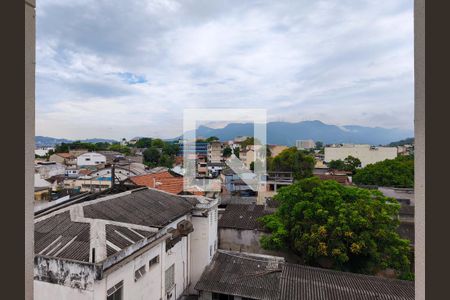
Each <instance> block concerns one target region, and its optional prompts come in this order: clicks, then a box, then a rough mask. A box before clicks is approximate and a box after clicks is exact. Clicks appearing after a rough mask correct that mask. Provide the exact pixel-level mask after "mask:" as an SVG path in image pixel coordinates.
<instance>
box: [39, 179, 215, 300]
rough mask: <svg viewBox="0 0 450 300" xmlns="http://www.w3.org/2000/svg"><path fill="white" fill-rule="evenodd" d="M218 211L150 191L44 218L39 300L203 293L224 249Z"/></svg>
mask: <svg viewBox="0 0 450 300" xmlns="http://www.w3.org/2000/svg"><path fill="white" fill-rule="evenodd" d="M123 205H125V206H123ZM217 205H218V203H217V200H213V199H208V198H204V197H188V196H185V197H181V196H175V195H170V194H167V193H164V192H160V191H156V190H152V189H146V188H145V189H138V190H134V191H127V192H123V193H120V194H116V195H110V196H105V197H102V198H98V199H95V200H91V201H87V202H83V203H78V204H73V205H71V206H69V207H65V208H61V209H59V210H56V211H53V212H50V213H48V214H45V215H41V216H39V217H37V218H36V219H35V265H34V278H35V280H34V299H37V300H39V299H46V300H52V299H58V300H60V299H68V300H71V299H74V300H75V299H76V300H78V299H80V300H83V299H90V300H91V299H108V300H109V299H114V300H117V299H121V300H122V299H129V300H134V299H149V300H152V299H154V300H159V299H167V300H169V299H170V300H172V299H173V300H175V299H179V298H180V297H181V296H182V295H188V294H191V293H197V292H196V290H194V286H195V284H196V283H197V281H198V280H199V278H200V276H201V274H202V272H203V271H204V269H205V267H206V266H207V265H208V264H209V263H210V262H211V260H212V258H213V256H214V254H215V252H216V249H217ZM124 207H129V208H130V209H129V210H126V209H125V210H124Z"/></svg>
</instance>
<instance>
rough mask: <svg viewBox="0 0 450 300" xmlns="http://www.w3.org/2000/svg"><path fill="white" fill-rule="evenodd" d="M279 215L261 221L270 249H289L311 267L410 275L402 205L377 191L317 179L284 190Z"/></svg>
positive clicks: (408, 248)
mask: <svg viewBox="0 0 450 300" xmlns="http://www.w3.org/2000/svg"><path fill="white" fill-rule="evenodd" d="M274 199H275V200H276V201H278V202H279V203H280V206H279V207H278V209H277V211H276V212H275V213H274V214H272V215H268V216H265V217H263V218H261V221H262V222H263V223H264V225H265V227H266V228H267V229H269V231H270V232H271V234H270V235H268V236H264V237H263V238H262V239H261V244H262V246H263V247H264V248H266V249H283V248H288V249H290V250H291V251H293V252H294V253H296V254H298V255H300V256H302V257H303V259H304V261H305V262H306V263H307V264H309V265H312V266H321V267H327V268H333V269H337V270H345V271H352V272H360V273H366V274H375V273H377V272H378V271H380V270H384V269H386V268H392V269H395V270H397V271H398V272H399V273H401V274H407V273H409V272H410V262H409V258H408V257H409V253H410V246H409V241H407V240H404V239H401V238H400V236H399V235H398V233H397V231H396V229H397V227H398V225H399V221H398V218H397V216H398V212H399V209H400V205H399V204H398V202H397V201H396V200H395V199H393V198H388V197H385V196H383V194H382V193H381V192H379V191H378V190H368V189H362V188H357V187H348V186H343V185H340V184H339V183H337V182H336V181H334V180H320V179H318V178H316V177H312V178H307V179H303V180H300V181H297V182H296V183H294V184H293V185H291V186H287V187H284V188H282V189H280V191H279V192H278V194H277V195H275V197H274Z"/></svg>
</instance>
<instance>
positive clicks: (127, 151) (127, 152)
mask: <svg viewBox="0 0 450 300" xmlns="http://www.w3.org/2000/svg"><path fill="white" fill-rule="evenodd" d="M108 150H110V151H117V152H120V153H122V154H124V155H130V153H131V150H130V147H128V146H123V145H121V144H119V143H115V144H112V145H111V146H109V149H108Z"/></svg>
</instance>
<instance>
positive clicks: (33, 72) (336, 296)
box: [3, 0, 448, 300]
mask: <svg viewBox="0 0 450 300" xmlns="http://www.w3.org/2000/svg"><path fill="white" fill-rule="evenodd" d="M429 2H430V1H429ZM424 9H425V4H424V1H419V0H417V1H404V0H401V1H399V0H393V1H373V0H361V1H345V2H344V1H336V0H335V1H333V0H321V1H305V0H304V1H286V0H284V1H283V0H281V1H270V0H248V1H239V0H238V1H236V0H228V1H208V0H207V1H205V0H188V1H186V0H136V1H118V0H109V1H55V0H39V1H33V0H26V1H25V37H26V38H25V48H26V51H25V77H24V78H25V83H26V85H25V106H24V107H25V115H24V118H25V145H26V149H25V153H24V154H25V180H24V181H25V207H24V213H25V227H24V229H25V234H24V238H25V245H24V247H23V245H22V252H23V251H25V268H24V269H25V282H24V283H25V285H24V287H23V290H24V292H25V295H26V296H25V298H26V299H27V300H28V299H35V300H66V299H67V300H414V299H416V298H417V299H418V300H422V299H423V298H424V297H425V296H427V297H428V294H430V291H431V292H434V288H435V287H437V286H438V285H439V284H441V283H442V282H444V283H445V278H447V277H448V276H447V277H446V276H441V275H440V274H439V273H440V272H437V273H436V274H434V273H433V272H431V273H432V275H433V278H432V279H433V280H431V283H432V285H430V286H431V288H429V286H428V285H427V289H426V291H425V279H427V280H428V279H429V274H428V273H427V274H426V276H425V274H424V272H423V271H424V270H425V266H426V265H425V261H426V262H427V266H428V263H429V259H428V257H425V254H427V255H428V256H429V255H430V253H431V251H428V250H429V247H428V246H429V243H428V242H429V239H428V237H429V235H428V232H429V231H430V232H433V230H430V229H429V227H426V228H427V230H426V231H425V217H426V219H427V221H428V220H429V219H430V216H431V219H432V220H435V221H436V222H434V223H436V224H437V225H439V224H440V223H439V221H441V220H440V219H442V218H438V217H436V218H434V219H433V218H432V217H433V216H432V215H431V214H430V213H429V211H428V207H429V205H430V203H431V204H432V206H435V205H437V204H439V202H445V199H439V197H437V201H430V200H435V199H431V198H433V196H432V194H431V193H429V192H430V191H431V192H433V191H434V190H435V189H436V188H435V186H439V185H441V184H440V181H436V182H434V181H433V180H431V181H430V182H431V183H433V184H434V186H433V187H432V188H430V186H431V185H430V186H428V189H427V190H426V191H427V193H425V183H429V182H428V181H427V180H425V162H427V167H428V166H429V165H428V160H425V146H426V148H427V149H429V144H428V142H427V143H425V133H426V131H425V122H424V120H425V98H427V99H429V98H433V97H435V93H431V94H433V95H431V94H430V95H431V96H433V97H429V95H428V93H426V91H425V89H424V85H425V83H424V78H425V73H424V68H425V64H424V58H425V54H424V53H425V51H424V49H423V44H424V40H425V38H424V37H425V34H424V28H425V22H424V19H425V14H424ZM5 11H6V10H5ZM427 12H428V6H427ZM426 16H427V17H428V14H427V15H426ZM435 20H438V19H435ZM435 23H438V22H435ZM427 24H428V23H427ZM427 28H428V27H427ZM7 30H9V27H7ZM426 34H428V31H426ZM6 40H7V41H9V40H8V38H7V39H6ZM22 41H23V40H22ZM427 41H428V40H427ZM442 49H443V48H442ZM442 52H444V51H442ZM427 53H428V52H427ZM19 54H20V53H19ZM9 56H10V55H7V56H6V57H8V58H9ZM427 58H428V56H427ZM427 66H428V64H427ZM16 69H17V68H16ZM427 70H428V69H427ZM9 77H11V78H13V79H14V78H16V77H17V76H15V75H14V76H13V75H11V76H9ZM435 77H439V76H435ZM427 78H428V77H427ZM427 83H428V81H427ZM6 99H8V100H9V99H10V98H6ZM442 99H445V98H442ZM442 99H441V100H442ZM11 100H13V101H15V100H17V99H16V97H13V98H11ZM427 103H429V102H427ZM426 111H427V112H429V111H428V105H427V110H426ZM426 117H427V118H426V120H430V118H429V117H428V115H427V116H426ZM5 120H6V119H5ZM7 123H8V121H6V122H5V124H7ZM426 124H428V122H427V123H426ZM427 126H428V125H427ZM427 128H428V129H429V127H427ZM8 129H9V128H8ZM11 129H13V126H11ZM438 136H439V134H438ZM33 138H34V157H33V152H32V151H29V150H30V149H29V145H30V143H31V144H33ZM440 138H441V140H445V136H441V137H440ZM6 139H7V141H8V145H9V144H15V143H16V142H14V141H13V140H12V139H10V136H6ZM427 141H429V140H427ZM441 144H442V143H440V144H439V145H440V146H441V147H440V150H445V146H442V145H441ZM5 145H6V142H5ZM31 150H33V149H31ZM441 152H442V151H441ZM427 153H428V152H427ZM33 158H34V161H33ZM430 162H431V161H430ZM33 163H34V164H33ZM441 169H442V168H441ZM33 170H34V174H32V173H33ZM427 170H428V171H427V172H429V169H428V168H427ZM31 175H34V176H31ZM12 178H15V177H12ZM33 181H34V199H33V198H32V196H31V195H32V193H33V190H32V187H31V182H33ZM425 197H427V201H425ZM13 202H16V201H13ZM425 202H426V203H425ZM22 204H23V203H22ZM425 204H427V205H426V207H427V214H425ZM443 212H445V210H443ZM22 224H23V222H22ZM11 227H12V226H11ZM441 227H443V226H441ZM425 233H426V234H427V239H426V240H425ZM416 234H417V238H416ZM11 235H14V237H16V236H15V234H10V236H11ZM10 236H5V237H6V238H7V239H5V240H8V241H9V239H10ZM19 238H21V237H20V236H19ZM425 241H426V242H427V243H425ZM438 241H439V240H438ZM425 246H427V248H426V249H427V252H426V251H425ZM5 248H8V249H10V248H11V249H12V247H10V246H9V244H5ZM444 248H445V247H440V248H439V250H440V252H436V253H438V254H440V253H443V254H445V253H444V252H445V251H443V249H444ZM22 252H20V253H22ZM425 252H426V253H425ZM3 258H4V260H11V261H13V262H14V263H15V262H16V260H14V259H12V258H10V256H8V255H6V256H4V257H3ZM425 258H426V259H425ZM433 258H434V259H435V260H436V261H438V263H437V265H439V263H440V262H442V261H444V260H445V259H446V257H445V255H434V256H433ZM431 263H432V264H433V263H435V262H434V261H432V262H431ZM435 264H436V263H435ZM439 266H440V265H439ZM440 267H441V266H440ZM16 269H17V268H16ZM438 269H439V268H438ZM441 269H442V270H443V271H444V275H445V271H446V268H444V267H443V266H442V267H441ZM427 270H428V271H429V270H430V269H427ZM438 271H439V270H438ZM4 273H5V274H7V277H9V273H10V270H9V269H8V268H4ZM447 273H448V272H447ZM427 283H429V282H428V281H427ZM10 290H12V291H13V294H14V295H15V294H17V293H18V291H19V290H21V289H10ZM444 295H445V294H444ZM447 297H448V296H447ZM4 298H5V299H16V298H19V297H16V295H15V296H14V297H8V296H4ZM438 299H447V298H446V297H445V296H443V297H441V298H438Z"/></svg>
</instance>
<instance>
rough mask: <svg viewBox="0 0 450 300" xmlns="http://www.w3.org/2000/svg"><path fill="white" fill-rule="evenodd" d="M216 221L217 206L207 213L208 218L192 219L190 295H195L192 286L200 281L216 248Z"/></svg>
mask: <svg viewBox="0 0 450 300" xmlns="http://www.w3.org/2000/svg"><path fill="white" fill-rule="evenodd" d="M217 221H218V211H217V206H215V207H214V208H213V209H212V210H211V211H209V212H208V217H192V225H193V226H194V232H192V233H191V235H190V242H191V260H190V266H191V267H190V274H191V280H190V281H191V285H190V288H189V292H190V293H197V291H195V289H194V286H195V284H196V283H197V282H198V280H199V279H200V276H201V275H202V273H203V271H204V269H205V267H206V266H207V265H208V264H209V263H210V262H211V260H212V257H213V256H214V254H215V252H216V248H217V247H218V243H219V242H218V239H217ZM210 249H212V252H210Z"/></svg>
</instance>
